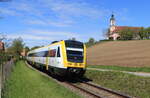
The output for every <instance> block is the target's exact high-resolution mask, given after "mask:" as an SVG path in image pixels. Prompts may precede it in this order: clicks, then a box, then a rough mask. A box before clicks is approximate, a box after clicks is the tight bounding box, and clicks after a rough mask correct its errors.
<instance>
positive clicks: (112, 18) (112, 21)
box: [110, 14, 116, 26]
mask: <svg viewBox="0 0 150 98" xmlns="http://www.w3.org/2000/svg"><path fill="white" fill-rule="evenodd" d="M115 23H116V20H115V17H114V14H112V15H111V18H110V26H115Z"/></svg>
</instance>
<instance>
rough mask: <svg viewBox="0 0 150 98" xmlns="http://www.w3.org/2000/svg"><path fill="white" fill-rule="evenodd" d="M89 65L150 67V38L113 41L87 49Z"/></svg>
mask: <svg viewBox="0 0 150 98" xmlns="http://www.w3.org/2000/svg"><path fill="white" fill-rule="evenodd" d="M87 62H88V65H116V66H130V67H144V66H149V67H150V40H134V41H111V42H103V43H99V44H96V45H94V46H92V47H89V48H88V49H87Z"/></svg>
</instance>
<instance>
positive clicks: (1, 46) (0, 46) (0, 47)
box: [0, 41, 5, 51]
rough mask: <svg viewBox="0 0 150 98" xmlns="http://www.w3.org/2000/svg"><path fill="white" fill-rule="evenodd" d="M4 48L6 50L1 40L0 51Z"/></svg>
mask: <svg viewBox="0 0 150 98" xmlns="http://www.w3.org/2000/svg"><path fill="white" fill-rule="evenodd" d="M4 50H5V47H4V43H3V42H2V41H0V51H4Z"/></svg>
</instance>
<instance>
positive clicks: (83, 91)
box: [26, 63, 131, 98]
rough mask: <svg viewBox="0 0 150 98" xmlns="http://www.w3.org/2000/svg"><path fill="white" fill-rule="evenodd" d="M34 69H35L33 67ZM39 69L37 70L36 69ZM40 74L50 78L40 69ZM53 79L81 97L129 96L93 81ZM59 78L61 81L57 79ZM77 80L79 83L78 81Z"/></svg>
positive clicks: (114, 97) (107, 97)
mask: <svg viewBox="0 0 150 98" xmlns="http://www.w3.org/2000/svg"><path fill="white" fill-rule="evenodd" d="M26 64H27V65H28V67H30V68H32V69H33V67H31V66H30V65H29V64H28V63H26ZM34 70H36V69H35V68H34ZM36 71H39V70H36ZM39 72H40V73H41V74H42V75H44V76H46V77H48V78H51V77H50V75H48V74H46V73H43V72H41V71H39ZM52 79H53V80H54V81H56V82H57V83H58V84H60V85H62V86H64V87H66V88H69V89H70V90H72V91H73V92H76V93H78V94H80V95H82V96H83V97H86V98H131V97H130V96H128V95H125V94H121V93H118V92H116V91H112V90H110V89H107V88H104V87H101V86H99V85H96V84H94V83H91V82H85V81H84V80H79V79H77V80H75V81H76V82H75V83H74V82H71V81H67V80H66V81H62V80H63V79H54V78H52ZM58 80H61V81H58ZM78 82H79V83H78Z"/></svg>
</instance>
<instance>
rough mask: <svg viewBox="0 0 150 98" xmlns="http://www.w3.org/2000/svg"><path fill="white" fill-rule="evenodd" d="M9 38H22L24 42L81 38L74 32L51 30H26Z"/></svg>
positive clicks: (10, 35)
mask: <svg viewBox="0 0 150 98" xmlns="http://www.w3.org/2000/svg"><path fill="white" fill-rule="evenodd" d="M7 37H8V38H11V39H14V38H18V37H21V38H23V39H24V40H49V41H54V40H60V39H62V40H63V39H69V38H72V37H76V38H79V35H78V34H77V33H72V32H56V31H50V30H39V29H31V30H26V31H23V32H21V33H17V34H14V33H12V34H9V35H8V36H7Z"/></svg>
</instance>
